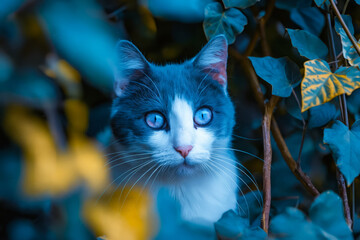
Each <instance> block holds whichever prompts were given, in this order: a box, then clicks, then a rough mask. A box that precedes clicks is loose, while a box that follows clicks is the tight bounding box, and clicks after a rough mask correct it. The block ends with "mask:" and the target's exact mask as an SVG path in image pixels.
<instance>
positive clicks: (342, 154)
mask: <svg viewBox="0 0 360 240" xmlns="http://www.w3.org/2000/svg"><path fill="white" fill-rule="evenodd" d="M324 142H325V143H327V144H329V146H330V149H331V152H332V153H333V156H334V159H335V162H336V165H337V166H338V167H339V169H340V171H341V172H342V173H343V174H344V176H345V178H346V182H347V184H348V185H350V184H351V183H352V182H353V181H354V179H355V178H356V177H357V176H359V174H360V148H359V147H358V146H360V121H356V122H355V123H354V124H353V125H352V127H351V130H349V128H348V127H347V126H346V125H344V124H343V123H342V122H340V121H336V122H335V123H334V125H332V126H331V128H325V130H324Z"/></svg>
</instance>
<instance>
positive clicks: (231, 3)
mask: <svg viewBox="0 0 360 240" xmlns="http://www.w3.org/2000/svg"><path fill="white" fill-rule="evenodd" d="M222 1H223V3H224V6H225V8H232V7H237V8H243V9H244V8H248V7H250V6H252V5H254V4H255V3H257V2H259V1H260V0H222Z"/></svg>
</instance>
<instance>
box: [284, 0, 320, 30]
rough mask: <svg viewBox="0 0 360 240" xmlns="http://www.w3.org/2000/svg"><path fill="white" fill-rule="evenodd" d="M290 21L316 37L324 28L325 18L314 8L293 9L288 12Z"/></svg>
mask: <svg viewBox="0 0 360 240" xmlns="http://www.w3.org/2000/svg"><path fill="white" fill-rule="evenodd" d="M288 2H291V1H288ZM290 19H291V20H292V21H293V22H294V23H296V24H297V25H298V26H299V27H301V28H302V29H304V30H306V31H308V32H310V33H312V34H314V35H316V36H319V35H320V34H321V32H322V30H323V28H324V26H325V17H324V15H323V14H322V13H321V11H320V10H319V9H318V8H316V7H305V8H294V9H292V10H291V12H290ZM314 22H316V24H314Z"/></svg>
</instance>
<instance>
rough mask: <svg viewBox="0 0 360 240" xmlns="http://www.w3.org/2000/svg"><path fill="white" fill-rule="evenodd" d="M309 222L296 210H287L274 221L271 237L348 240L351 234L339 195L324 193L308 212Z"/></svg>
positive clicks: (271, 225)
mask: <svg viewBox="0 0 360 240" xmlns="http://www.w3.org/2000/svg"><path fill="white" fill-rule="evenodd" d="M309 215H310V219H311V221H309V220H307V219H306V216H305V214H304V213H302V212H301V211H300V210H298V209H296V208H287V209H286V210H285V212H284V213H282V214H279V215H277V216H275V217H274V218H273V220H272V221H271V223H270V233H271V234H272V235H274V236H278V238H276V239H293V240H302V239H307V240H317V239H323V240H330V239H331V240H343V239H344V240H350V239H353V237H352V233H351V230H350V229H349V227H348V226H347V224H346V222H345V218H344V213H343V208H342V202H341V199H340V197H339V196H338V195H336V194H335V193H333V192H332V191H327V192H324V193H322V194H320V196H318V197H317V198H316V199H315V201H314V202H313V204H312V205H311V208H310V212H309Z"/></svg>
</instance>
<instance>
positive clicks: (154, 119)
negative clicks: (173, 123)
mask: <svg viewBox="0 0 360 240" xmlns="http://www.w3.org/2000/svg"><path fill="white" fill-rule="evenodd" d="M145 122H146V124H147V125H148V126H149V127H151V128H153V129H161V128H162V127H164V125H165V118H164V116H163V115H162V114H161V113H159V112H150V113H148V114H146V116H145Z"/></svg>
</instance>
